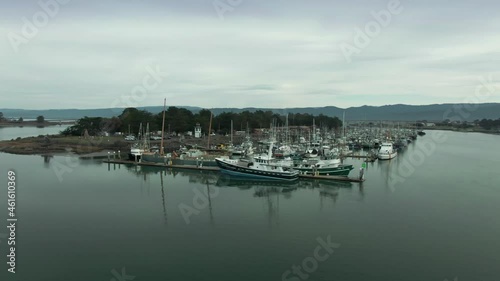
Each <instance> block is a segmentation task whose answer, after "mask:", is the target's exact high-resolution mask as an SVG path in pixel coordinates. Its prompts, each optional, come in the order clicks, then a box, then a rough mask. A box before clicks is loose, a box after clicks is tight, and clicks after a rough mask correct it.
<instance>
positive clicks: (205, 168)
mask: <svg viewBox="0 0 500 281" xmlns="http://www.w3.org/2000/svg"><path fill="white" fill-rule="evenodd" d="M103 163H108V164H127V165H138V166H149V167H159V168H172V169H185V170H198V171H213V172H218V171H220V168H219V167H213V166H196V165H169V164H163V163H152V162H134V161H130V160H121V159H109V160H103ZM299 178H301V179H314V180H334V181H344V182H364V181H365V179H364V178H363V179H359V178H351V177H340V176H321V175H299Z"/></svg>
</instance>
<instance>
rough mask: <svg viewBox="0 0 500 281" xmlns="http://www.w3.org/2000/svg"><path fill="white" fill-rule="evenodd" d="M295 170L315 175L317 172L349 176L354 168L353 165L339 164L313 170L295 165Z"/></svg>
mask: <svg viewBox="0 0 500 281" xmlns="http://www.w3.org/2000/svg"><path fill="white" fill-rule="evenodd" d="M293 169H294V170H297V171H299V173H300V174H301V175H314V173H315V172H316V173H317V174H318V175H320V176H345V177H347V176H349V173H350V172H351V171H352V170H353V169H354V167H353V166H352V165H339V166H337V167H330V168H328V167H327V168H318V169H316V170H313V169H312V168H300V167H293Z"/></svg>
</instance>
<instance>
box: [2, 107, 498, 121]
mask: <svg viewBox="0 0 500 281" xmlns="http://www.w3.org/2000/svg"><path fill="white" fill-rule="evenodd" d="M464 106H465V109H464ZM476 106H477V109H475V110H468V108H469V107H471V106H469V105H467V104H432V105H404V104H395V105H384V106H367V105H364V106H360V107H349V108H346V109H343V108H339V107H335V106H325V107H303V108H253V107H249V108H213V109H211V110H212V112H213V113H214V114H216V115H217V114H220V113H222V112H242V111H245V110H248V111H252V112H253V111H256V110H271V111H273V112H276V113H279V114H285V113H286V112H288V113H309V114H313V115H319V114H324V115H327V116H337V117H339V118H341V117H342V114H343V112H344V111H345V116H346V120H374V121H375V120H386V121H414V120H428V121H442V120H445V119H450V120H452V121H453V120H465V121H474V120H476V119H483V118H486V119H497V118H500V103H483V104H477V105H476ZM178 107H183V108H186V109H189V110H191V111H193V112H194V113H196V112H198V111H199V110H201V109H202V108H200V107H195V106H178ZM139 109H144V110H147V111H150V112H152V113H159V112H161V110H162V109H163V107H162V106H147V107H139ZM472 109H474V108H472ZM122 111H123V108H101V109H50V110H24V109H0V112H3V114H4V116H5V117H6V118H16V119H17V118H19V117H23V118H24V119H34V118H36V117H37V116H39V115H43V116H44V117H45V119H59V120H73V119H79V118H82V117H84V116H89V117H113V116H117V115H119V114H120V113H121V112H122Z"/></svg>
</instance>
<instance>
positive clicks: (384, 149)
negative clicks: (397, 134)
mask: <svg viewBox="0 0 500 281" xmlns="http://www.w3.org/2000/svg"><path fill="white" fill-rule="evenodd" d="M397 155H398V152H397V151H396V150H395V149H394V146H393V144H392V143H391V142H383V143H382V145H381V146H380V148H379V150H378V159H379V160H390V159H392V158H394V157H396V156H397Z"/></svg>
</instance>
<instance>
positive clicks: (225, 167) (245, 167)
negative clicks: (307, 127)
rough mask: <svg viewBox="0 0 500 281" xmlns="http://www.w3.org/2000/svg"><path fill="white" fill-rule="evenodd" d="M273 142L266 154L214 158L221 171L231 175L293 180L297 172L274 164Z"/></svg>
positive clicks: (295, 178) (297, 175) (297, 174)
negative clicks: (244, 157) (246, 157)
mask: <svg viewBox="0 0 500 281" xmlns="http://www.w3.org/2000/svg"><path fill="white" fill-rule="evenodd" d="M272 147H273V143H271V144H270V146H269V152H268V155H267V156H266V155H259V156H255V157H253V158H252V159H251V160H249V159H226V158H215V162H216V163H217V166H219V168H220V169H221V172H222V173H224V174H228V175H231V176H239V177H248V178H253V179H267V180H282V181H294V180H297V179H298V177H299V172H298V171H295V170H292V169H291V168H288V167H283V166H281V165H278V164H276V163H275V162H274V161H275V159H274V158H273V157H272Z"/></svg>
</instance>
